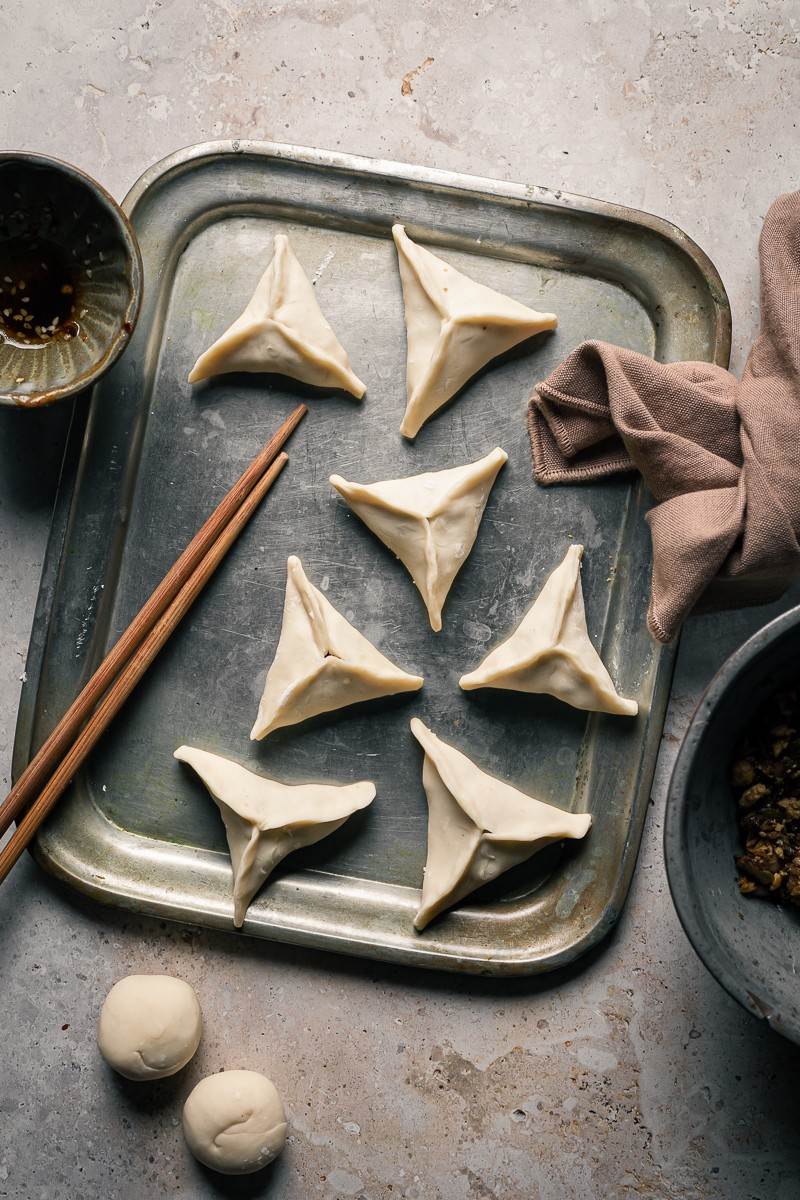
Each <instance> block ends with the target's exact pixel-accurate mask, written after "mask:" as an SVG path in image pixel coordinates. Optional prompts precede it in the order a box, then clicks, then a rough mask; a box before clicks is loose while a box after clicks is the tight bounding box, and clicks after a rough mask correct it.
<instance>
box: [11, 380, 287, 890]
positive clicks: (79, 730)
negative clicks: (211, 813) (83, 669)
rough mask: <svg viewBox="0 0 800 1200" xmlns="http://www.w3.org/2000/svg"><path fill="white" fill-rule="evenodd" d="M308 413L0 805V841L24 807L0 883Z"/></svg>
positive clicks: (191, 551)
mask: <svg viewBox="0 0 800 1200" xmlns="http://www.w3.org/2000/svg"><path fill="white" fill-rule="evenodd" d="M307 411H308V409H307V408H306V406H305V404H300V405H299V406H298V407H297V408H296V409H295V410H294V412H293V413H292V415H291V416H290V417H289V418H288V419H287V420H286V421H284V423H283V425H281V427H280V429H279V430H278V432H277V433H276V434H275V436H274V437H272V438H271V439H270V440H269V441H268V442H267V444H266V446H265V447H264V449H263V450H262V451H261V453H260V454H259V455H258V457H257V458H255V459H254V460H253V462H252V463H251V464H250V466H249V467H248V468H247V470H246V471H245V473H244V475H242V477H241V479H239V481H238V482H237V483H235V484H234V485H233V487H232V488H231V490H230V491H229V492H228V494H227V496H226V497H225V499H224V500H223V501H222V503H221V504H220V505H219V507H218V508H217V509H216V510H215V511H214V512H213V513H212V514H211V516H210V517H209V518H208V520H207V521H206V523H205V524H204V525H203V527H202V528H201V529H200V530H199V531H198V532H197V533H196V534H195V536H194V537H193V538H192V540H191V542H190V543H189V545H188V546H187V547H186V549H185V550H184V552H183V554H181V556H180V558H179V559H178V560H177V562H175V563H174V564H173V566H172V567H171V568H170V570H169V571H168V572H167V574H166V575H165V576H164V578H163V579H162V580H161V583H160V584H159V585H158V587H157V588H156V590H155V591H154V592H153V594H152V595H151V596H150V599H149V600H148V601H147V602H146V603H145V605H144V606H143V608H141V609H140V610H139V612H138V613H137V615H136V616H135V617H134V618H133V620H132V621H131V623H130V625H129V626H128V628H127V629H126V630H125V632H124V633H123V634H122V636H121V637H120V639H119V641H118V642H116V643H115V645H114V647H113V648H112V649H111V650H110V651H109V653H108V655H107V656H106V657H105V658H104V659H103V661H102V663H101V664H100V666H99V667H98V668H97V670H96V671H95V673H94V675H93V676H92V677H91V679H90V680H89V682H88V683H87V684H86V686H85V687H84V689H83V690H82V691H81V692H80V693H79V695H78V696H77V697H76V698H75V700H74V701H73V702H72V704H71V705H70V707H69V708H68V709H67V711H66V713H65V714H64V716H63V717H62V718H61V720H60V721H59V723H58V724H57V725H56V727H55V729H54V730H53V732H52V733H51V734H50V736H49V738H48V739H47V741H46V742H45V743H44V745H43V746H42V747H41V749H40V750H39V751H38V753H37V754H36V756H35V757H34V758H33V759H32V760H31V762H30V763H29V764H28V766H27V767H26V768H25V770H24V771H23V773H22V774H21V775H20V777H19V779H18V780H17V782H16V784H15V785H14V787H13V788H12V789H11V791H10V792H9V794H8V795H7V796H6V798H5V800H4V801H3V803H2V804H0V838H1V837H2V836H3V834H4V833H5V832H6V830H8V829H9V827H10V826H11V824H12V822H13V821H15V820H17V818H18V817H19V816H20V814H21V813H22V812H23V810H24V809H26V808H27V812H26V813H25V815H24V817H22V819H21V820H20V821H19V823H18V825H17V828H16V829H15V831H14V833H13V834H12V836H11V837H10V838H9V839H8V841H7V842H6V844H5V846H3V847H2V849H0V883H2V881H3V880H4V879H5V877H6V875H7V874H8V872H9V871H10V870H11V868H12V867H13V865H14V863H15V862H16V861H17V859H18V858H19V856H20V854H21V853H22V851H23V850H24V849H25V847H26V846H27V845H28V843H29V842H30V840H31V838H32V837H33V835H34V834H35V833H36V830H37V829H38V828H39V826H40V825H41V823H42V821H44V819H45V817H46V816H47V814H48V813H49V812H50V810H51V809H52V807H53V805H54V804H55V803H56V801H57V800H58V798H59V797H60V796H61V794H62V793H63V792H64V789H65V788H66V787H67V785H68V784H69V782H70V780H71V779H72V778H73V776H74V775H75V772H76V771H77V770H78V768H79V767H80V766H81V764H82V763H83V762H84V761H85V760H86V757H87V756H88V754H89V752H90V751H91V749H92V748H93V746H94V745H95V744H96V743H97V742H98V741H99V739H100V737H101V735H102V734H103V733H104V732H105V730H106V728H107V727H108V725H109V724H110V723H111V721H112V720H113V719H114V717H115V716H116V714H117V713H118V712H119V710H120V708H121V707H122V705H123V704H124V703H125V701H126V700H127V698H128V696H129V695H130V694H131V692H132V691H133V689H134V688H135V687H136V684H137V683H138V682H139V680H140V679H141V678H142V676H143V675H144V673H145V672H146V671H147V668H148V667H149V666H150V664H151V663H152V662H153V660H154V659H155V657H156V655H157V654H158V652H159V651H160V650H161V648H162V646H163V645H164V644H165V642H166V641H167V640H168V639H169V637H170V635H171V634H172V633H173V631H174V630H175V628H176V627H177V625H178V624H179V623H180V621H181V620H182V618H183V617H184V616H185V614H186V613H187V612H188V611H189V609H190V608H191V606H192V604H194V602H195V600H196V599H197V597H198V596H199V595H200V593H201V591H202V590H203V588H204V587H205V585H206V583H207V582H208V580H209V579H210V578H211V576H212V575H213V574H214V572H215V571H216V569H217V567H218V566H219V564H220V563H221V562H222V560H223V558H224V557H225V555H226V554H227V553H228V551H229V550H230V548H231V546H232V545H233V543H234V542H235V541H236V539H237V538H238V536H239V534H240V533H241V532H242V530H243V529H244V527H245V525H246V524H247V522H248V521H249V520H250V518H251V517H252V515H253V513H254V512H255V510H256V509H257V508H258V506H259V504H260V503H261V501H262V500H263V499H264V497H265V496H266V494H267V492H268V491H269V489H270V488H271V487H272V485H273V483H274V482H275V480H276V479H277V478H278V476H279V475H280V473H281V471H282V470H283V468H284V467H285V466H286V463H287V462H288V461H289V457H288V455H287V454H285V453H283V451H282V450H281V447H282V446H283V444H284V443H285V442H286V440H287V439H288V438H289V436H290V435H291V434H292V433H293V432H294V430H295V429H296V428H297V426H298V425H299V424H300V422H301V421H302V419H303V417H304V416H305V415H306V413H307ZM29 805H30V807H28V806H29Z"/></svg>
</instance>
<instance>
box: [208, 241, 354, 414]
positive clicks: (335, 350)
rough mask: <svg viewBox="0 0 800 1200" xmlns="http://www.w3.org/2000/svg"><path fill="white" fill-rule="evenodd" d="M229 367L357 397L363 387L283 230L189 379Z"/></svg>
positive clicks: (217, 372)
mask: <svg viewBox="0 0 800 1200" xmlns="http://www.w3.org/2000/svg"><path fill="white" fill-rule="evenodd" d="M230 371H250V372H253V371H270V372H273V373H274V374H276V375H289V376H291V378H292V379H299V380H301V381H302V382H303V383H310V384H312V385H313V386H314V387H319V388H343V389H344V390H345V391H346V392H350V393H351V394H352V395H353V396H355V397H356V398H357V399H358V400H360V399H361V397H362V396H363V395H364V392H365V391H366V387H365V386H364V384H363V383H362V382H361V380H360V379H359V378H358V376H357V375H355V374H354V372H353V371H352V369H351V367H350V360H349V358H348V357H347V353H346V351H345V349H344V347H343V346H342V345H341V344H340V342H339V340H338V338H337V337H336V334H335V333H334V332H333V330H332V329H331V327H330V325H329V324H328V322H327V321H326V320H325V317H324V316H323V315H322V310H321V309H320V306H319V304H318V303H317V297H316V295H315V293H314V288H313V287H312V285H311V282H310V281H309V278H308V276H307V275H306V273H305V271H304V270H303V268H302V267H301V266H300V263H299V262H298V261H297V259H296V257H295V255H294V251H293V250H292V248H291V246H290V245H289V239H288V238H287V237H286V235H285V234H283V233H279V234H278V235H277V236H276V238H275V244H274V248H273V256H272V262H271V263H270V264H269V266H268V267H267V269H266V271H265V272H264V274H263V275H262V276H261V280H260V281H259V284H258V287H257V288H256V290H255V291H254V292H253V295H252V298H251V299H250V302H249V303H248V305H247V308H246V309H245V310H244V312H243V313H242V315H241V316H240V317H238V318H237V319H236V320H235V321H234V322H233V324H232V325H231V327H230V328H229V329H227V330H226V331H225V333H223V335H222V337H221V338H219V339H218V340H217V341H216V342H215V343H214V345H213V346H211V348H210V349H208V350H206V352H205V353H204V354H201V355H200V357H199V358H198V360H197V362H196V363H195V364H194V366H193V367H192V370H191V372H190V374H189V382H190V383H197V382H198V381H199V380H201V379H209V378H210V377H211V376H212V375H222V374H225V373H227V372H230Z"/></svg>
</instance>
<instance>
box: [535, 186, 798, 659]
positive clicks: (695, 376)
mask: <svg viewBox="0 0 800 1200" xmlns="http://www.w3.org/2000/svg"><path fill="white" fill-rule="evenodd" d="M759 252H760V260H761V329H760V332H759V334H758V337H757V339H756V341H755V343H754V345H753V348H752V350H751V351H750V355H749V358H748V360H747V364H746V366H745V369H744V372H743V375H742V379H741V381H738V380H737V379H736V378H735V376H734V375H732V374H731V373H730V372H729V371H726V370H724V369H723V368H722V367H719V366H716V365H715V364H713V363H704V362H680V363H658V362H655V361H654V360H653V359H650V358H648V357H647V356H646V355H644V354H639V353H637V352H635V351H633V350H626V349H622V348H621V347H619V346H612V345H610V344H609V343H607V342H599V341H587V342H584V343H582V344H581V345H580V346H579V347H578V348H577V349H576V350H575V351H573V353H572V354H570V355H569V357H568V358H567V359H565V361H564V362H563V363H561V365H560V366H559V367H557V368H556V370H555V371H553V372H552V373H551V374H550V375H549V376H548V378H547V379H546V380H544V382H542V383H540V384H538V385H537V387H536V388H535V390H534V393H533V395H532V397H531V400H530V404H529V411H528V427H529V432H530V439H531V452H532V459H533V471H534V476H535V478H536V481H537V482H538V483H540V484H542V485H545V486H546V485H551V484H563V483H578V482H583V481H589V480H593V479H600V478H604V477H606V476H608V475H611V474H614V473H617V472H620V471H631V470H638V471H640V472H641V474H642V476H643V477H644V479H645V482H646V483H647V486H648V488H649V489H650V491H651V492H652V494H653V498H654V500H655V505H654V506H653V508H652V509H651V510H650V512H649V513H648V515H647V520H648V523H649V525H650V530H651V535H652V542H653V577H652V589H651V600H650V608H649V612H648V627H649V629H650V631H651V633H652V634H653V636H654V637H656V638H657V639H658V640H659V641H670V640H671V639H672V638H673V637H674V636H675V635H676V633H677V632H678V630H679V629H680V626H681V624H682V622H683V620H684V619H685V617H686V616H687V615H688V614H689V613H690V612H691V611H692V610H693V609H694V608H696V607H698V606H699V607H702V608H704V609H710V608H720V607H731V606H736V605H741V604H753V603H766V602H767V601H769V600H774V599H776V598H777V597H778V596H780V595H781V593H782V592H783V591H784V590H785V588H786V587H787V586H788V585H789V583H790V582H791V581H792V579H793V578H794V577H795V576H797V575H798V574H800V462H799V461H798V460H800V192H793V193H791V194H788V195H785V196H781V197H779V198H778V200H776V201H775V203H774V204H773V205H772V207H771V208H770V210H769V212H768V213H767V216H766V219H765V221H764V227H763V229H762V232H761V239H760V243H759Z"/></svg>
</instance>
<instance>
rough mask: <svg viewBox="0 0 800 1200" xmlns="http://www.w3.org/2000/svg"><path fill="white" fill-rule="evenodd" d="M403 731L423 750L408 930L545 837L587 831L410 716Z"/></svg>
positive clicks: (584, 819)
mask: <svg viewBox="0 0 800 1200" xmlns="http://www.w3.org/2000/svg"><path fill="white" fill-rule="evenodd" d="M411 732H412V733H413V734H414V737H415V738H416V739H417V741H418V742H419V743H420V745H421V746H422V748H423V750H424V751H425V761H424V763H423V767H422V783H423V786H424V788H425V794H426V796H427V798H428V857H427V861H426V863H425V875H424V879H423V884H422V900H421V902H420V907H419V912H418V913H417V915H416V917H415V918H414V928H415V929H419V930H421V929H424V928H425V926H426V925H427V924H428V923H429V922H430V921H432V920H433V918H434V917H436V916H438V915H439V913H441V912H444V910H445V909H446V908H451V907H452V905H454V904H457V903H458V901H459V900H463V899H464V897H465V896H468V895H469V894H470V892H474V891H475V889H476V888H479V887H482V886H483V884H484V883H489V881H490V880H492V879H496V878H497V876H498V875H502V874H503V872H504V871H508V870H509V869H510V868H511V867H515V866H517V865H518V863H521V862H524V861H525V860H526V859H528V858H530V857H531V855H533V854H535V853H536V851H537V850H541V849H542V848H543V847H544V846H547V845H549V844H550V842H557V841H561V840H562V839H564V838H582V837H584V836H585V834H586V833H587V832H588V829H589V826H590V825H591V823H592V818H591V817H590V815H589V814H588V813H568V812H564V811H563V810H562V809H560V808H555V807H554V806H553V805H552V804H543V803H542V801H541V800H534V798H533V797H532V796H526V795H525V793H524V792H520V791H518V790H517V788H515V787H511V785H510V784H508V783H503V781H502V780H501V779H496V778H495V777H494V776H493V775H487V773H486V772H485V771H482V770H481V769H480V767H477V766H476V765H475V763H474V762H472V760H471V759H469V758H467V756H466V754H462V753H461V751H460V750H456V748H455V747H454V746H449V745H448V744H447V742H443V741H442V740H441V739H440V738H438V737H436V735H435V734H434V733H432V732H431V730H430V729H428V728H427V726H425V725H423V723H422V721H420V720H418V719H417V718H416V717H415V718H414V719H413V720H412V722H411Z"/></svg>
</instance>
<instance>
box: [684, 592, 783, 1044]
mask: <svg viewBox="0 0 800 1200" xmlns="http://www.w3.org/2000/svg"><path fill="white" fill-rule="evenodd" d="M799 671H800V607H798V608H794V609H792V610H791V611H790V612H787V613H784V614H783V615H782V616H780V617H778V618H777V619H776V620H774V621H771V622H770V624H769V625H766V626H765V627H764V628H763V629H761V630H759V632H758V633H756V634H754V635H753V637H751V638H750V639H749V641H747V642H745V644H744V645H743V646H742V647H741V648H740V649H739V650H737V651H736V653H735V654H732V655H731V657H730V658H729V659H728V660H727V662H725V663H724V664H723V666H722V667H721V669H720V670H719V672H718V673H717V675H716V676H715V677H714V679H713V680H712V682H711V684H710V686H709V688H708V690H707V691H706V693H705V695H704V696H703V698H702V700H701V701H700V704H699V705H698V708H697V711H696V712H695V714H694V717H693V718H692V722H691V725H690V726H689V729H688V731H687V734H686V737H685V738H684V740H683V745H682V746H681V749H680V752H679V754H678V758H677V761H676V763H675V769H674V771H673V773H672V779H671V781H670V786H669V793H668V797H667V813H666V823H665V829H664V855H665V859H666V866H667V876H668V879H669V886H670V891H671V892H672V899H673V901H674V902H675V907H676V909H677V911H678V916H679V917H680V920H681V924H682V925H683V928H684V929H685V931H686V933H687V935H688V937H689V940H690V942H691V943H692V945H693V946H694V949H695V950H696V951H697V953H698V954H699V956H700V958H701V959H702V960H703V962H704V963H705V965H706V966H707V967H708V969H709V971H710V972H711V973H712V975H714V977H715V978H716V979H717V980H718V982H719V983H721V984H722V986H723V987H724V988H725V989H726V990H727V991H728V992H730V994H731V995H732V996H733V997H734V999H735V1000H738V1001H739V1003H740V1004H741V1005H743V1006H744V1008H746V1009H747V1010H748V1012H751V1013H753V1014H754V1015H755V1016H757V1017H761V1018H762V1019H764V1020H766V1021H767V1022H768V1023H769V1024H770V1025H771V1026H772V1027H773V1029H775V1030H777V1032H778V1033H781V1034H783V1035H784V1037H787V1038H790V1039H791V1040H792V1041H793V1042H798V1043H800V980H799V979H798V976H797V974H796V973H795V969H794V965H793V964H794V962H795V959H796V957H797V956H798V954H800V911H798V910H795V909H793V908H792V907H791V906H786V907H783V906H778V905H775V904H771V903H769V902H768V901H765V900H757V899H748V898H747V897H745V896H742V895H741V894H740V892H739V888H738V885H737V872H736V867H735V864H734V855H735V854H736V853H738V852H739V849H740V847H739V840H738V829H737V823H736V807H735V802H734V798H733V793H732V791H731V786H730V769H731V763H732V759H733V754H734V751H735V748H736V745H737V743H738V741H739V739H740V737H741V735H742V734H743V732H744V730H745V728H746V727H747V725H748V723H749V722H750V720H751V718H752V717H753V716H754V715H755V713H756V712H757V711H758V710H759V709H760V708H761V707H762V706H763V704H764V703H765V702H766V701H767V700H768V699H769V696H770V695H771V693H772V692H773V691H775V690H776V689H777V688H779V687H781V686H782V685H783V684H786V683H788V682H790V681H791V682H795V683H796V682H797V678H798V672H799Z"/></svg>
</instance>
